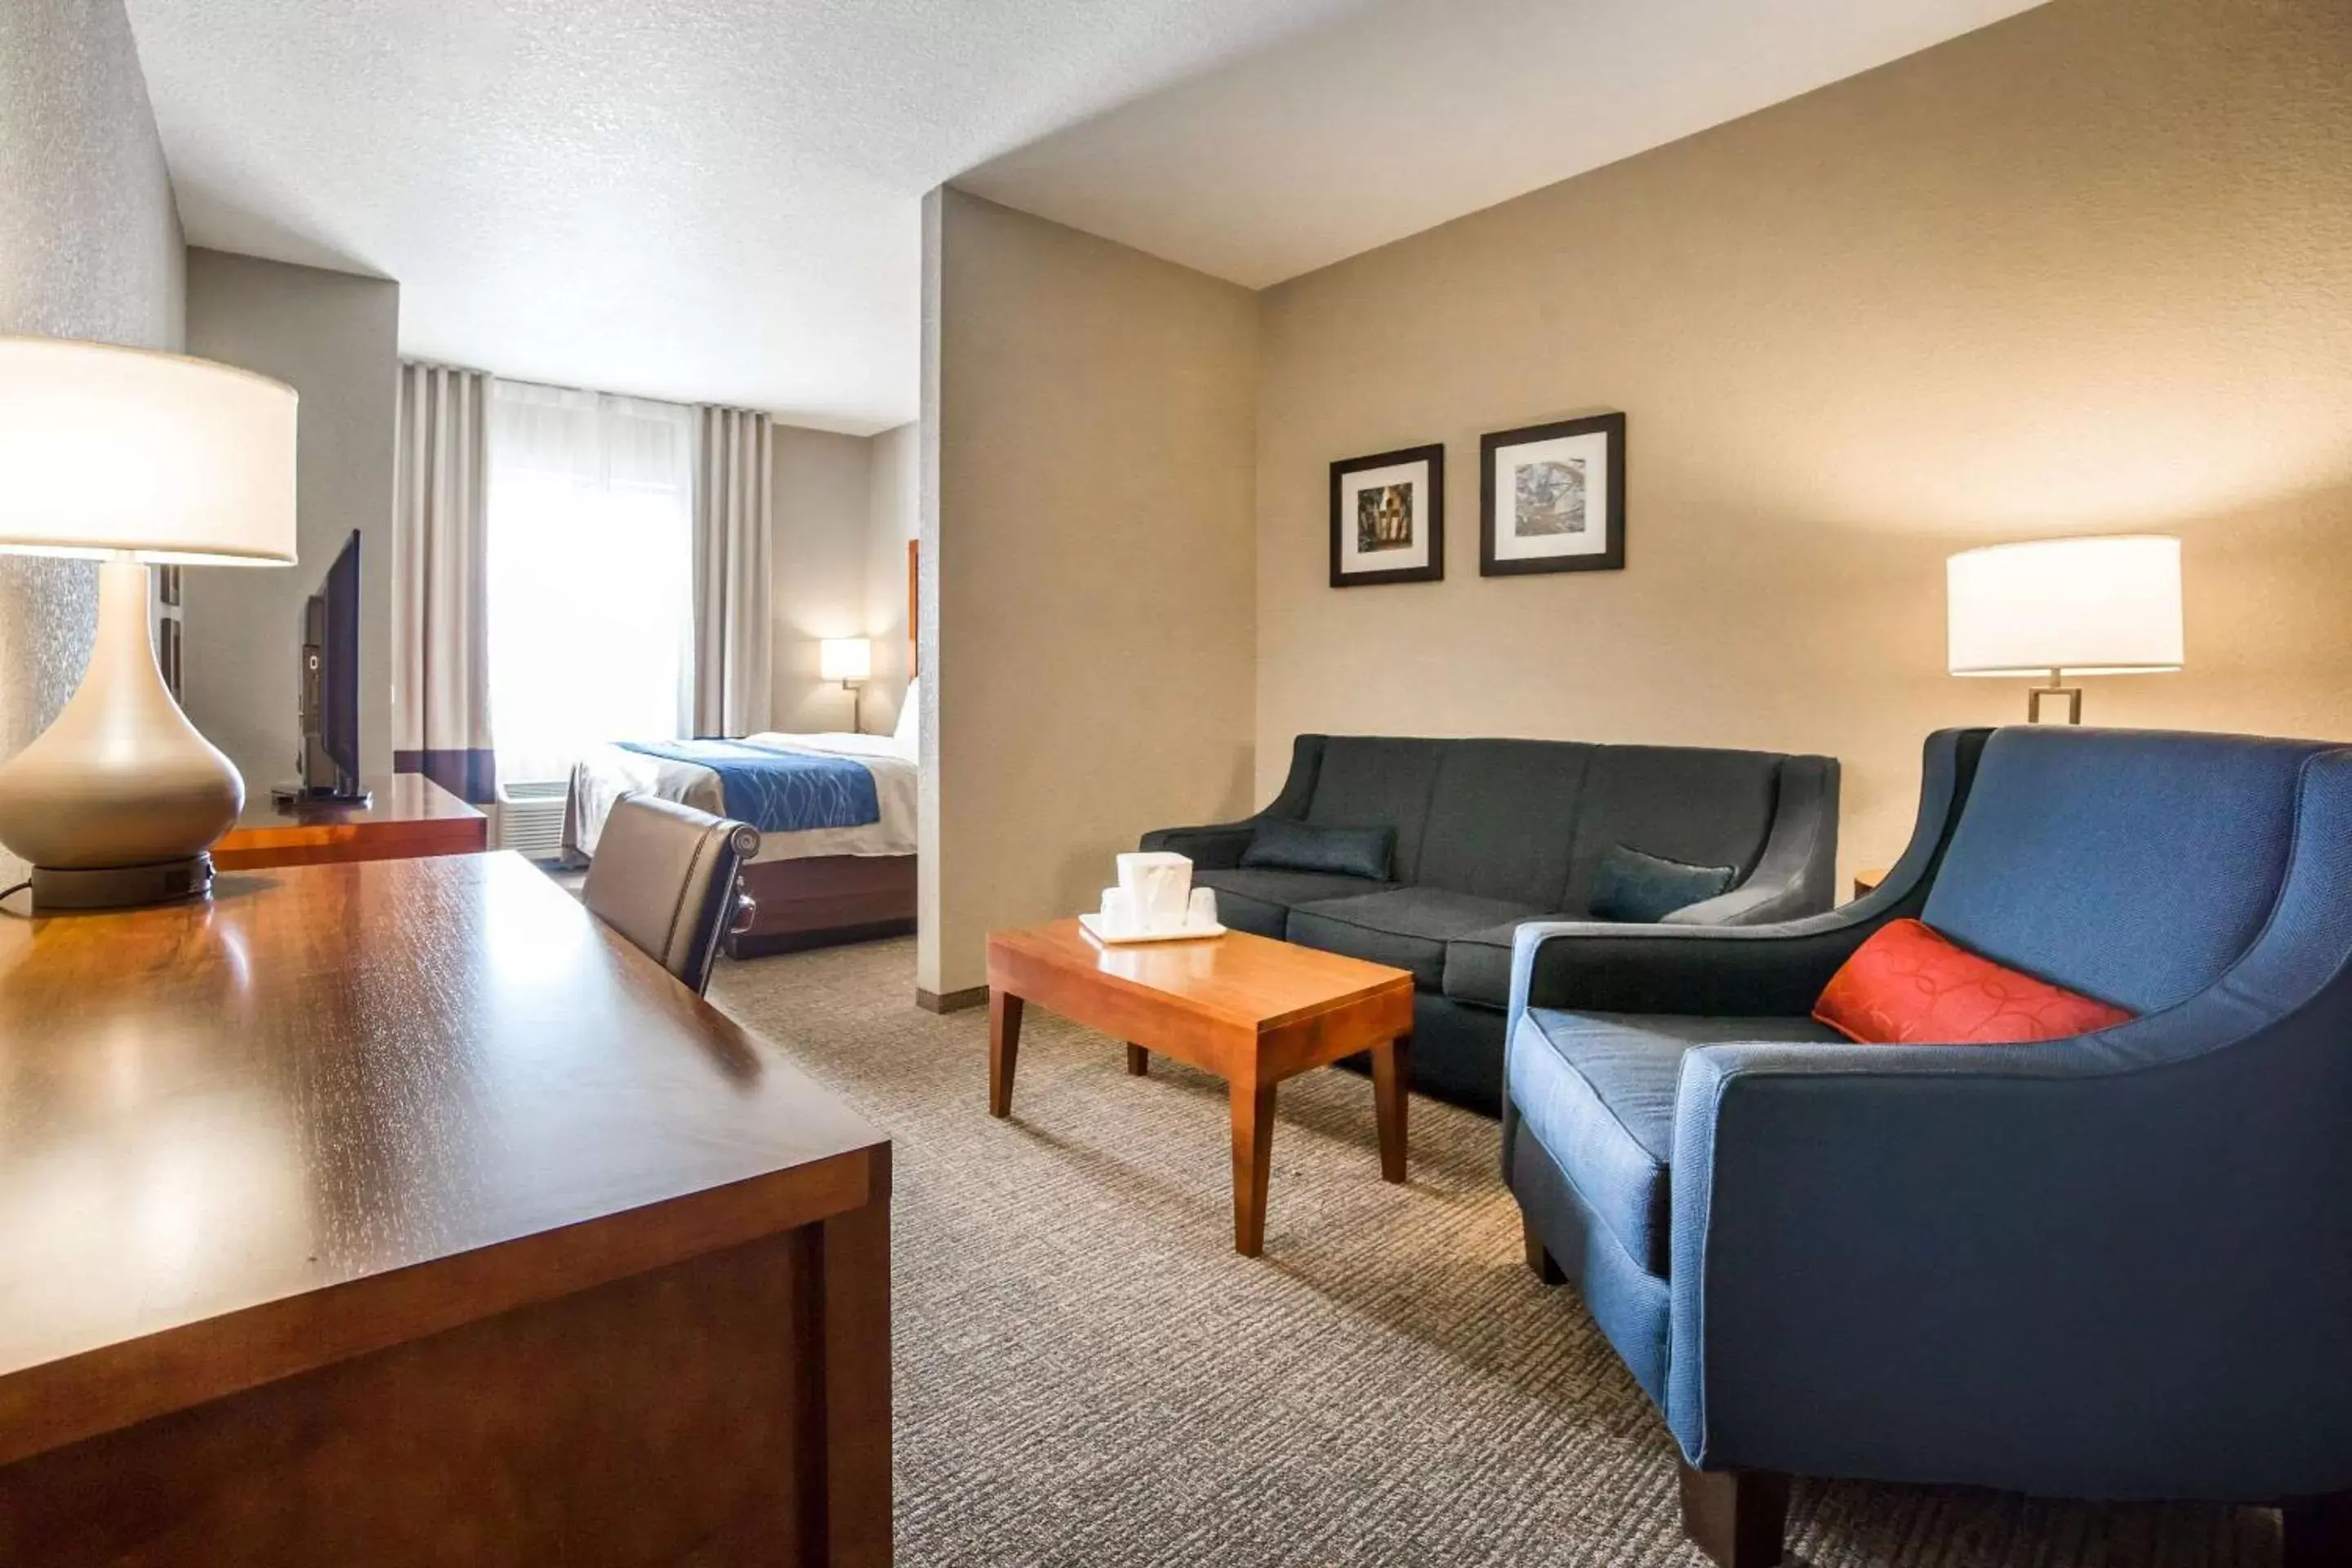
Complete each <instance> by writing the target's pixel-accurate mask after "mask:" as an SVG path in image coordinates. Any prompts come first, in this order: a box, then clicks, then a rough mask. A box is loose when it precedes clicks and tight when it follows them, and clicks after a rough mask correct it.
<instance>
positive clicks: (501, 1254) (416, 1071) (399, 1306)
mask: <svg viewBox="0 0 2352 1568" xmlns="http://www.w3.org/2000/svg"><path fill="white" fill-rule="evenodd" d="M876 1182H880V1183H884V1184H887V1141H886V1140H885V1139H884V1138H883V1137H882V1135H881V1134H879V1133H878V1132H877V1131H875V1130H874V1129H872V1128H871V1127H869V1126H867V1125H866V1123H865V1122H863V1121H860V1120H859V1119H858V1118H857V1117H856V1116H855V1115H853V1114H851V1113H850V1112H849V1111H848V1110H846V1109H845V1108H844V1107H843V1106H841V1105H840V1104H839V1103H838V1102H837V1101H836V1100H834V1099H833V1098H832V1096H830V1095H829V1094H827V1093H826V1092H825V1091H824V1090H822V1089H818V1088H817V1087H816V1086H815V1085H814V1084H813V1083H812V1082H811V1081H810V1080H809V1079H806V1078H804V1077H803V1076H802V1075H801V1074H800V1073H799V1072H797V1071H796V1070H794V1069H793V1068H791V1067H789V1066H787V1065H786V1064H785V1063H783V1062H782V1061H781V1060H780V1059H778V1058H776V1057H775V1056H774V1055H773V1054H772V1052H770V1051H767V1050H765V1049H764V1048H762V1047H759V1046H757V1045H756V1044H754V1043H753V1042H752V1041H751V1039H750V1038H749V1037H746V1036H745V1035H744V1034H743V1033H742V1031H740V1029H738V1028H737V1027H736V1026H734V1025H733V1024H732V1023H731V1022H730V1021H729V1020H728V1019H727V1018H726V1017H724V1016H721V1015H720V1014H719V1012H717V1011H716V1010H715V1009H713V1008H712V1007H710V1006H709V1005H707V1004H705V1003H704V1002H703V1001H702V1000H701V999H700V998H698V997H697V996H695V995H694V994H692V993H690V992H689V991H688V990H687V989H686V988H685V987H683V986H681V985H679V984H677V982H675V981H674V980H672V979H671V978H670V977H669V975H668V974H667V973H665V972H664V971H663V970H662V969H661V968H660V967H659V966H657V965H656V964H655V963H653V962H652V961H651V960H649V959H647V958H646V957H645V956H644V955H643V954H641V953H639V952H637V951H636V950H635V949H634V948H632V947H630V946H629V945H628V944H627V943H626V942H624V941H623V940H621V939H620V938H619V937H617V936H615V935H614V934H612V933H611V932H609V931H606V930H605V929H604V927H603V926H602V925H600V924H599V923H597V922H596V921H594V920H593V918H592V917H590V915H589V914H588V913H587V911H586V910H584V909H583V908H582V907H581V906H580V904H579V903H578V901H577V900H574V899H572V897H570V896H569V895H568V894H566V893H565V892H564V891H563V890H562V889H560V888H558V887H557V886H556V885H555V884H554V883H553V882H552V881H551V880H549V879H547V878H546V877H545V876H543V875H542V874H541V873H540V872H539V871H537V870H535V869H533V868H531V867H530V866H529V865H528V864H526V863H525V862H524V861H523V860H522V859H521V858H519V857H517V856H514V855H511V854H503V853H501V854H488V855H472V856H463V857H454V858H437V859H410V860H385V861H367V862H359V863H352V864H343V865H331V866H300V867H289V868H280V869H277V870H271V871H267V872H253V873H244V874H224V875H223V876H222V877H221V878H220V879H219V882H218V884H217V893H216V896H215V899H214V900H212V901H211V902H209V903H194V904H184V905H177V906H167V907H163V908H156V909H149V910H136V911H130V912H121V913H109V914H89V915H75V916H58V917H53V918H48V919H43V920H28V919H23V918H18V917H16V916H13V915H8V916H0V1462H6V1461H8V1460H12V1459H14V1458H20V1457H22V1456H24V1455H26V1454H29V1453H35V1452H39V1451H41V1450H42V1449H44V1448H47V1447H56V1446H58V1445H59V1444H61V1443H65V1442H70V1441H73V1440H76V1439H77V1438H79V1437H82V1436H89V1435H92V1434H94V1433H96V1432H100V1431H105V1430H110V1429H112V1428H114V1427H117V1426H125V1425H129V1424H130V1423H131V1422H134V1421H139V1420H143V1419H146V1418H148V1417H149V1416H152V1415H157V1414H161V1413H163V1412H164V1411H168V1410H173V1409H178V1408H182V1407H184V1406H185V1405H191V1404H194V1403H197V1402H199V1401H201V1400H205V1399H209V1398H214V1397H218V1396H219V1395H221V1394H226V1393H230V1392H234V1391H235V1390H236V1389H239V1388H244V1387H250V1386H253V1385H255V1384H259V1383H263V1382H266V1381H268V1380H270V1379H272V1378H275V1377H278V1376H284V1375H287V1374H289V1373H293V1372H299V1371H303V1370H308V1369H309V1368H310V1367H315V1366H320V1365H325V1364H327V1363H331V1362H333V1361H337V1360H341V1359H343V1358H346V1357H348V1356H351V1355H356V1354H360V1353H363V1352H368V1351H371V1350H374V1349H379V1348H383V1346H385V1345H389V1344H396V1343H401V1342H405V1341H407V1340H410V1339H414V1338H418V1337H421V1336H422V1335H424V1334H425V1333H429V1332H434V1331H438V1330H440V1329H443V1328H448V1327H454V1326H456V1325H457V1324H460V1323H463V1322H467V1321H474V1320H475V1319H478V1318H481V1317H485V1316H488V1315H490V1314H491V1313H495V1312H499V1311H503V1310H507V1309H509V1308H510V1307H514V1306H518V1305H520V1304H523V1303H525V1302H528V1301H535V1300H551V1299H552V1298H554V1297H557V1296H562V1295H565V1294H569V1293H571V1292H572V1291H575V1290H580V1289H586V1288H588V1287H590V1286H592V1285H595V1284H600V1283H603V1282H604V1281H606V1280H609V1279H617V1278H621V1277H623V1276H625V1275H628V1274H632V1273H636V1272H639V1271H642V1270H644V1269H646V1268H657V1267H661V1266H663V1265H666V1264H668V1263H672V1262H677V1261H680V1260H682V1259H684V1258H691V1257H695V1256H698V1255H700V1254H703V1253H706V1252H710V1251H715V1250H717V1249H719V1248H721V1247H731V1246H735V1245H737V1244H739V1243H740V1242H743V1241H747V1240H751V1239H754V1238H756V1237H764V1236H768V1235H772V1234H773V1233H774V1232H776V1231H778V1230H781V1229H785V1228H789V1227H792V1226H798V1225H805V1224H809V1223H812V1222H813V1221H814V1220H816V1219H820V1218H824V1217H828V1216H829V1215H834V1214H837V1213H842V1212H845V1211H846V1210H848V1209H851V1208H854V1207H856V1206H858V1205H861V1204H863V1203H865V1202H866V1198H867V1194H868V1189H869V1184H872V1183H876Z"/></svg>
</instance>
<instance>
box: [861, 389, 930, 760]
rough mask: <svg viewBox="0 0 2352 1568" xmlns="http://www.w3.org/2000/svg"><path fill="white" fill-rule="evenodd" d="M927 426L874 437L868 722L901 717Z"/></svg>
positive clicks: (878, 727)
mask: <svg viewBox="0 0 2352 1568" xmlns="http://www.w3.org/2000/svg"><path fill="white" fill-rule="evenodd" d="M921 436H922V430H921V427H920V426H919V425H916V424H906V425H901V426H898V428H897V429H895V430H885V431H883V432H882V434H880V435H879V436H877V437H874V439H873V442H872V447H873V453H872V456H873V465H872V468H871V470H870V471H871V476H872V477H871V479H870V481H869V488H868V490H867V502H868V509H869V510H868V512H867V516H866V547H867V550H868V552H869V553H868V556H867V562H866V629H867V635H869V636H870V637H873V639H874V680H873V684H871V685H870V686H868V687H867V688H866V728H867V729H869V730H873V731H887V730H889V729H891V728H892V727H894V726H895V725H896V724H897V723H898V704H899V702H900V700H902V699H903V698H904V697H905V696H906V694H907V677H908V673H909V671H908V662H909V659H910V657H911V654H912V651H913V650H912V648H911V647H910V646H909V644H908V626H907V544H908V541H910V540H913V539H915V538H917V537H918V536H919V534H920V533H921V532H922V525H923V507H922V444H921Z"/></svg>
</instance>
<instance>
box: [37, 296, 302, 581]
mask: <svg viewBox="0 0 2352 1568" xmlns="http://www.w3.org/2000/svg"><path fill="white" fill-rule="evenodd" d="M294 405H295V397H294V389H293V388H292V387H290V386H286V385H284V384H280V383H278V382H275V381H271V380H269V379H268V377H267V376H259V375H255V374H251V373H250V372H247V371H242V370H236V369H233V368H231V367H230V366H227V365H223V364H214V363H211V362H210V361H207V360H198V359H186V358H183V357H182V356H180V355H178V354H163V353H147V352H146V351H144V350H141V349H124V348H114V347H111V346H110V345H107V344H103V343H86V342H71V341H68V340H66V339H62V338H0V549H5V550H13V551H20V552H31V553H37V554H44V555H103V554H106V553H107V552H111V551H133V552H138V553H139V554H141V555H143V556H144V557H146V558H147V559H148V560H151V561H163V562H178V563H190V564H196V565H247V566H283V565H287V564H290V563H292V561H293V560H294Z"/></svg>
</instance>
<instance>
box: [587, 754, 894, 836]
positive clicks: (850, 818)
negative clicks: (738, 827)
mask: <svg viewBox="0 0 2352 1568" xmlns="http://www.w3.org/2000/svg"><path fill="white" fill-rule="evenodd" d="M619 744H620V747H621V749H622V750H623V751H625V752H636V753H638V754H639V755H640V756H647V757H659V758H661V759H662V760H664V761H665V762H672V763H693V764H694V765H695V766H696V767H698V768H709V770H710V771H711V772H712V773H717V774H718V775H719V794H720V795H721V796H722V797H723V798H724V799H725V800H726V802H727V815H728V816H731V817H734V818H735V819H736V820H738V821H740V822H748V823H750V824H751V826H754V827H756V828H758V829H759V830H760V831H761V832H762V833H799V832H801V831H803V830H804V829H807V828H811V827H863V826H866V824H867V823H870V822H879V821H881V820H882V803H881V801H880V800H879V799H878V798H877V796H876V795H875V793H874V774H873V773H872V772H871V771H870V770H868V769H867V768H866V764H865V763H859V762H856V761H853V760H851V759H850V758H848V757H820V756H814V755H812V754H810V753H809V752H776V751H771V750H769V749H768V748H767V747H765V746H754V745H751V744H748V743H747V742H742V741H659V742H649V741H623V742H619Z"/></svg>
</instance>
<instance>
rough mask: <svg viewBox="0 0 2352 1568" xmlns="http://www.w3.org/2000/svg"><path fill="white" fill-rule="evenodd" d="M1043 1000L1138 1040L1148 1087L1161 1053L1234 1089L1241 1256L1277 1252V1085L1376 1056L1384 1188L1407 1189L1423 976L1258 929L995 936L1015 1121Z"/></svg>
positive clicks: (1033, 931)
mask: <svg viewBox="0 0 2352 1568" xmlns="http://www.w3.org/2000/svg"><path fill="white" fill-rule="evenodd" d="M1027 1002H1034V1003H1036V1004H1037V1005H1039V1006H1041V1007H1048V1008H1051V1009H1052V1010H1053V1011H1055V1012H1056V1013H1059V1014H1060V1015H1062V1016H1064V1017H1065V1018H1069V1019H1072V1020H1074V1021H1076V1022H1077V1023H1080V1024H1084V1025H1086V1026H1087V1027H1089V1028H1094V1029H1100V1030H1101V1031H1103V1032H1104V1033H1105V1034H1108V1035H1113V1036H1116V1037H1118V1038H1120V1039H1123V1040H1125V1041H1127V1042H1128V1047H1127V1070H1128V1071H1129V1072H1130V1073H1133V1074H1135V1075H1136V1076H1137V1077H1139V1078H1140V1077H1142V1076H1143V1075H1144V1074H1146V1073H1148V1072H1149V1071H1150V1066H1151V1053H1152V1052H1153V1051H1158V1052H1160V1053H1161V1054H1162V1055H1164V1056H1171V1057H1173V1058H1176V1059H1177V1060H1178V1061H1180V1062H1182V1063H1184V1064H1185V1065H1187V1066H1188V1067H1196V1068H1200V1069H1201V1070H1202V1072H1213V1073H1215V1074H1216V1075H1217V1076H1218V1077H1219V1078H1222V1079H1224V1080H1225V1083H1226V1086H1227V1088H1228V1089H1229V1090H1230V1099H1231V1102H1232V1103H1231V1110H1232V1115H1233V1134H1234V1137H1233V1150H1234V1251H1235V1252H1238V1253H1240V1254H1242V1255H1243V1256H1244V1257H1245V1258H1255V1257H1257V1256H1258V1255H1259V1253H1261V1252H1262V1251H1264V1250H1265V1188H1266V1178H1267V1176H1268V1173H1270V1172H1271V1170H1272V1168H1273V1151H1274V1089H1275V1085H1276V1084H1277V1083H1279V1082H1281V1081H1282V1080H1283V1079H1286V1078H1289V1077H1291V1076H1292V1075H1293V1074H1296V1073H1302V1072H1305V1071H1306V1070H1307V1068H1318V1067H1325V1066H1328V1065H1329V1064H1330V1063H1332V1062H1336V1061H1339V1060H1341V1059H1342V1058H1347V1057H1352V1056H1354V1055H1355V1054H1356V1053H1357V1052H1359V1051H1369V1052H1370V1054H1371V1058H1372V1103H1373V1111H1374V1121H1375V1124H1376V1126H1377V1127H1378V1130H1379V1136H1380V1142H1381V1180H1383V1181H1389V1182H1402V1181H1403V1180H1404V1161H1405V1098H1406V1090H1407V1089H1408V1088H1409V1087H1410V1083H1411V1079H1412V1058H1411V1056H1410V1054H1409V1052H1410V1044H1411V1037H1412V975H1410V974H1408V973H1405V972H1404V971H1403V970H1402V969H1391V968H1388V967H1387V966H1385V965H1383V964H1378V963H1365V962H1364V961H1363V960H1362V959H1360V958H1349V957H1346V956H1344V955H1342V954H1340V953H1336V952H1321V951H1319V950H1318V949H1316V948H1311V947H1296V946H1293V945H1292V944H1291V943H1289V942H1269V941H1268V940H1267V939H1265V937H1262V936H1252V935H1251V934H1250V933H1249V932H1247V931H1227V932H1226V933H1225V934H1224V935H1223V936H1220V937H1212V938H1208V939H1206V940H1202V941H1197V942H1136V943H1133V944H1128V945H1120V946H1110V945H1107V944H1105V943H1102V942H1097V941H1095V940H1094V939H1093V938H1092V937H1090V936H1088V935H1087V933H1086V931H1085V930H1084V929H1083V928H1082V927H1080V926H1079V924H1078V922H1077V921H1053V922H1052V923H1051V924H1049V925H1042V926H1033V927H1030V928H1029V929H1027V930H1025V931H990V932H989V933H988V1004H989V1008H988V1013H989V1034H988V1113H989V1114H990V1115H991V1116H1010V1115H1012V1114H1013V1068H1014V1067H1015V1065H1016V1064H1017V1063H1018V1061H1019V1059H1020V1051H1021V1013H1022V1007H1023V1005H1024V1003H1027Z"/></svg>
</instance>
